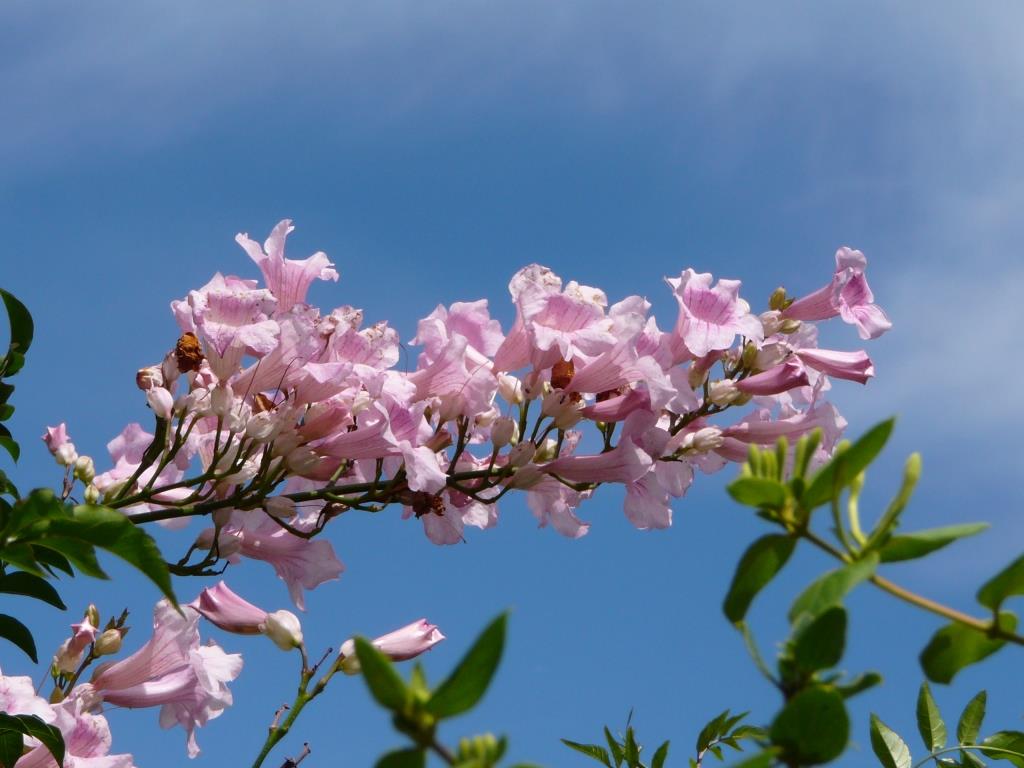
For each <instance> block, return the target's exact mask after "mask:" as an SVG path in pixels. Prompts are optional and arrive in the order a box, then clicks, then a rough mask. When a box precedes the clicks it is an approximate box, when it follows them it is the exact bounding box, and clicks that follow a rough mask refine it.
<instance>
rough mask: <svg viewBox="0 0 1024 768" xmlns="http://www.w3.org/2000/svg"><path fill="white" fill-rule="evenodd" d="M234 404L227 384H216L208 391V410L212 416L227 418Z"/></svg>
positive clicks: (233, 398) (232, 395) (232, 394)
mask: <svg viewBox="0 0 1024 768" xmlns="http://www.w3.org/2000/svg"><path fill="white" fill-rule="evenodd" d="M234 402H235V396H234V393H232V391H231V387H230V386H228V385H227V384H218V385H217V386H216V387H214V388H213V389H212V390H211V391H210V410H212V411H213V415H214V416H220V417H222V418H223V417H224V416H227V415H228V413H229V412H230V411H231V406H232V405H234Z"/></svg>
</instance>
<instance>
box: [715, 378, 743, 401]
mask: <svg viewBox="0 0 1024 768" xmlns="http://www.w3.org/2000/svg"><path fill="white" fill-rule="evenodd" d="M739 396H740V391H739V390H738V389H736V384H735V382H733V381H732V380H730V379H719V380H718V381H713V382H711V385H710V386H709V387H708V399H709V400H711V402H712V403H714V404H715V405H719V406H725V405H729V404H731V403H733V402H735V401H736V400H737V399H738V398H739Z"/></svg>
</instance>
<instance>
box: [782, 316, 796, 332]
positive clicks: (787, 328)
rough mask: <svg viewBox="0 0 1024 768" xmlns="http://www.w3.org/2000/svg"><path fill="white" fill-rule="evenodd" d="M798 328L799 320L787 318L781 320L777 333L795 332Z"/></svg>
mask: <svg viewBox="0 0 1024 768" xmlns="http://www.w3.org/2000/svg"><path fill="white" fill-rule="evenodd" d="M799 330H800V321H799V320H794V319H793V318H789V319H787V320H783V321H782V323H781V325H779V333H786V334H789V333H796V332H797V331H799Z"/></svg>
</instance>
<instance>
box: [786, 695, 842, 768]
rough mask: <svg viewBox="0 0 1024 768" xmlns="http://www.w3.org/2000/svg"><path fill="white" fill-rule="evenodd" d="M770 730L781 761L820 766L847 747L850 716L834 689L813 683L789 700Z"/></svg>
mask: <svg viewBox="0 0 1024 768" xmlns="http://www.w3.org/2000/svg"><path fill="white" fill-rule="evenodd" d="M770 733H771V739H772V743H773V744H775V745H776V746H778V747H780V748H781V749H782V758H783V762H787V761H788V762H791V763H794V764H801V765H820V764H822V763H827V762H830V761H831V760H835V759H836V758H837V757H839V755H841V754H842V753H843V750H844V749H846V742H847V740H848V739H849V737H850V718H849V717H848V716H847V714H846V707H845V706H844V705H843V698H842V696H840V695H839V693H838V692H837V691H835V690H833V689H830V688H824V687H820V686H815V687H813V688H805V689H804V690H802V691H800V693H798V694H796V696H794V697H793V698H792V699H790V700H789V702H788V703H787V704H786V706H785V707H784V708H783V710H782V711H781V712H780V713H779V714H778V716H777V717H776V718H775V721H774V722H773V723H772V727H771V732H770Z"/></svg>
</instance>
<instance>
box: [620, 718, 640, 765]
mask: <svg viewBox="0 0 1024 768" xmlns="http://www.w3.org/2000/svg"><path fill="white" fill-rule="evenodd" d="M629 716H630V718H632V717H633V712H632V710H631V711H630V713H629ZM627 723H628V721H627ZM622 756H623V757H625V758H626V765H628V766H629V767H630V768H634V766H638V765H639V763H640V745H639V744H637V743H636V734H635V733H634V732H633V726H631V725H628V724H627V725H626V738H625V739H624V740H623V742H622Z"/></svg>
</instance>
